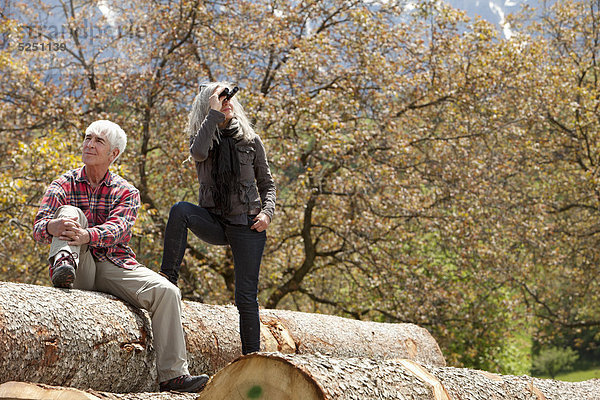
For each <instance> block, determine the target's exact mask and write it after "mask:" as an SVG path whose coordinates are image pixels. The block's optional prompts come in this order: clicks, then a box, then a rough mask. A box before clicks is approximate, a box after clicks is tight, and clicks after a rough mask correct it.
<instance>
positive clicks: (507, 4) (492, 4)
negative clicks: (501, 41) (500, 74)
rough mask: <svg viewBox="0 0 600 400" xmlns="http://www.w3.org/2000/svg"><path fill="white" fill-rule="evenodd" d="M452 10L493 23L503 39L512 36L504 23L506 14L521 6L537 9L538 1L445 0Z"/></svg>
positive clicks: (508, 27) (507, 25)
mask: <svg viewBox="0 0 600 400" xmlns="http://www.w3.org/2000/svg"><path fill="white" fill-rule="evenodd" d="M445 1H446V3H448V4H450V5H451V6H452V7H454V8H458V9H461V10H465V11H466V12H467V15H468V16H469V17H472V18H473V17H475V16H479V17H481V18H483V19H485V20H487V21H489V22H492V23H494V24H495V25H496V26H498V28H499V29H500V30H501V31H502V33H503V34H504V37H505V38H507V39H508V38H510V36H511V35H512V34H513V32H512V31H511V28H510V25H509V24H507V23H505V18H506V16H507V15H508V14H511V13H515V12H517V11H519V10H520V9H521V6H522V5H523V4H528V5H529V6H531V7H534V8H538V7H539V3H540V1H539V0H445Z"/></svg>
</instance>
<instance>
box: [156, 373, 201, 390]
mask: <svg viewBox="0 0 600 400" xmlns="http://www.w3.org/2000/svg"><path fill="white" fill-rule="evenodd" d="M206 382H208V375H198V376H191V375H181V376H179V377H177V378H173V379H170V380H168V381H165V382H161V383H160V391H161V392H168V391H175V392H187V393H196V392H199V391H201V390H202V389H204V386H206Z"/></svg>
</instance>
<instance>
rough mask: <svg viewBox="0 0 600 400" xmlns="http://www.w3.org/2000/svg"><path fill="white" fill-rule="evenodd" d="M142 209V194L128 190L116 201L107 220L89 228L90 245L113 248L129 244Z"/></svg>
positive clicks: (135, 190) (134, 190)
mask: <svg viewBox="0 0 600 400" xmlns="http://www.w3.org/2000/svg"><path fill="white" fill-rule="evenodd" d="M139 208H140V192H139V191H138V190H137V189H126V190H125V191H124V192H123V193H122V194H121V195H120V197H119V198H118V199H116V200H115V202H114V203H113V206H112V207H111V210H110V212H109V215H108V218H107V220H106V221H105V222H104V223H103V224H101V225H96V226H94V227H92V228H87V229H86V231H87V232H88V234H89V244H90V246H94V247H111V246H114V245H115V244H117V243H124V244H127V243H129V240H130V239H131V228H132V227H133V224H134V223H135V220H136V218H137V213H138V209H139Z"/></svg>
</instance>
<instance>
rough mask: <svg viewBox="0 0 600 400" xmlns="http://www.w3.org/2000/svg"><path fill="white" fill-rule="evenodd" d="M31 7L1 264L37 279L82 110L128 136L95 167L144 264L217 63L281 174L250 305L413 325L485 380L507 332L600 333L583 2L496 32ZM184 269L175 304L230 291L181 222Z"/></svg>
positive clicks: (156, 242)
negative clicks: (131, 200) (127, 215)
mask: <svg viewBox="0 0 600 400" xmlns="http://www.w3.org/2000/svg"><path fill="white" fill-rule="evenodd" d="M33 3H35V4H33ZM47 3H48V2H41V1H40V2H39V4H38V3H37V2H36V1H28V2H23V3H22V4H21V3H20V2H18V1H10V2H8V4H9V5H8V6H7V8H6V10H5V11H4V12H3V13H2V28H1V29H2V32H0V33H1V34H2V38H3V39H2V40H3V41H2V45H3V46H2V48H1V51H0V71H1V72H0V73H1V75H2V79H1V80H0V115H1V116H2V125H1V126H0V132H1V135H2V141H1V142H0V221H1V222H2V225H1V228H0V229H1V233H0V254H1V255H2V259H3V263H2V264H0V279H2V280H7V281H15V282H28V283H39V284H48V278H47V267H46V260H45V257H46V252H47V248H46V247H44V246H43V245H39V244H36V243H34V241H33V239H32V237H31V226H32V221H33V217H34V215H35V212H36V210H37V204H38V203H39V201H40V198H41V195H42V193H43V191H44V189H45V187H46V185H47V184H48V183H49V182H50V181H51V180H52V179H54V178H55V177H57V176H58V175H59V174H60V173H61V172H63V171H64V170H66V169H69V168H74V167H76V166H78V165H79V164H80V158H79V152H80V146H81V140H82V133H83V131H84V130H85V127H87V125H89V124H90V123H91V122H92V121H94V120H97V119H110V120H113V121H115V122H117V123H119V124H120V125H121V127H123V129H124V130H125V131H126V132H127V134H128V136H129V143H128V147H127V150H126V151H125V154H124V155H123V157H121V158H120V160H119V163H118V165H115V166H114V169H115V171H117V172H118V173H119V174H121V175H122V176H124V177H125V178H127V179H128V180H130V181H131V182H132V183H134V184H135V185H136V186H137V187H138V188H139V189H140V192H141V195H142V201H143V209H142V210H141V212H140V216H139V219H138V222H137V223H136V226H135V232H134V233H135V235H134V239H133V241H132V245H133V248H134V250H135V251H136V253H137V255H138V258H139V260H140V261H141V262H142V263H143V264H145V265H147V266H149V267H150V268H153V269H155V270H156V269H157V268H158V266H159V264H160V260H161V255H162V231H163V228H164V225H165V223H166V219H167V216H168V212H169V208H170V206H171V205H172V204H174V203H175V202H177V201H180V200H187V201H192V202H193V201H196V198H197V185H196V180H195V170H194V167H193V165H192V164H191V163H189V162H187V161H186V158H187V138H186V135H185V125H186V122H187V113H188V110H189V105H190V104H191V100H192V99H193V96H194V94H195V93H196V91H197V87H198V84H199V83H200V82H202V81H209V80H217V79H219V80H221V79H225V80H229V81H232V82H235V83H236V84H237V85H238V86H240V87H241V88H242V90H241V91H240V93H239V94H238V96H239V99H240V101H241V102H242V103H243V104H244V105H245V108H246V110H247V111H248V113H249V114H250V115H251V116H252V117H253V118H254V123H255V126H256V130H257V132H258V133H259V134H260V135H261V137H262V138H263V140H264V142H265V145H266V147H267V151H268V156H269V161H270V164H271V168H272V171H273V173H274V177H275V180H276V183H277V187H278V202H277V211H276V215H275V218H274V220H273V223H272V224H271V226H270V227H269V230H268V235H269V240H268V244H267V246H268V247H267V249H266V254H265V258H264V261H263V265H262V270H261V281H260V303H261V305H263V306H265V307H269V308H275V307H279V308H289V309H298V310H302V311H311V312H323V313H335V314H340V315H344V316H351V317H354V318H359V319H372V320H377V321H390V322H394V321H404V322H414V323H416V324H419V325H420V326H423V327H425V328H427V329H428V330H430V332H432V334H433V335H434V336H435V337H436V339H437V340H438V342H439V343H440V345H441V346H442V349H443V351H444V354H445V356H446V359H447V360H448V363H449V364H450V365H456V366H458V365H466V366H470V367H476V368H485V369H489V370H492V369H493V370H501V371H502V372H515V371H511V370H510V368H509V367H507V364H506V363H505V358H506V353H507V351H509V350H510V349H509V347H510V338H511V337H513V336H514V333H515V332H516V331H523V332H527V333H528V334H534V335H535V336H536V337H537V338H538V339H539V340H544V339H551V338H552V337H553V336H554V335H556V334H557V329H558V330H564V329H568V330H571V331H572V332H577V330H589V329H592V330H593V329H595V330H596V332H597V331H599V329H598V327H599V326H600V318H599V317H598V315H599V313H600V309H599V307H600V301H599V298H598V296H599V295H598V293H600V290H599V289H600V288H599V284H600V282H598V276H600V270H599V268H600V252H598V248H600V243H599V240H600V211H599V210H600V192H599V179H600V176H599V172H600V170H599V163H600V159H599V155H598V154H599V153H598V150H599V146H600V137H599V134H600V110H599V107H600V91H599V85H600V66H599V65H598V62H599V57H600V24H598V15H599V14H600V3H599V2H598V1H595V0H579V1H575V0H572V1H561V2H556V3H557V4H556V5H550V4H549V5H547V6H545V7H543V8H542V9H539V10H530V9H524V10H523V12H522V13H520V14H519V15H516V16H513V17H512V19H511V21H510V22H511V24H512V26H513V30H514V32H515V35H514V36H512V37H511V38H510V39H505V38H503V37H501V36H500V33H499V32H498V30H497V28H496V27H494V26H492V25H491V24H489V23H487V22H485V21H483V20H478V19H469V18H467V16H466V15H465V14H464V13H462V12H460V11H457V10H454V9H452V8H450V7H448V6H446V5H444V3H442V2H439V1H420V2H416V4H414V5H413V7H407V6H403V5H402V4H404V2H399V1H398V2H397V1H385V2H376V1H373V2H366V1H359V0H351V1H347V0H326V1H316V0H310V1H292V2H285V6H284V4H283V3H281V4H279V3H280V2H277V1H274V0H256V1H229V0H222V1H212V0H207V1H204V2H200V1H188V0H181V1H179V2H155V1H148V0H137V1H135V2H128V1H124V2H119V4H114V5H113V6H114V8H113V9H112V11H110V12H106V11H104V14H102V13H101V12H100V11H99V10H101V9H102V7H106V3H107V2H95V1H81V2H75V4H74V3H67V2H60V3H58V2H57V5H56V6H51V5H48V4H47ZM34 10H35V11H34ZM53 20H54V21H60V22H55V23H54V25H52V23H50V22H48V21H53ZM51 27H52V28H53V29H51ZM109 28H110V29H109ZM94 29H95V30H94ZM34 42H35V43H50V42H59V43H65V45H66V49H65V50H57V51H54V50H48V49H45V50H39V49H38V50H36V51H33V50H32V49H30V50H29V51H27V50H26V49H24V48H23V49H19V44H24V43H34ZM21 47H23V46H21ZM184 263H185V264H184V267H183V268H182V275H183V282H182V285H181V286H182V291H183V294H184V297H186V298H187V299H191V300H200V301H204V302H209V303H227V302H231V301H232V299H233V293H232V290H233V267H232V258H231V254H230V253H229V252H227V251H226V250H225V249H224V248H220V247H209V246H206V245H204V244H203V243H201V242H200V241H198V240H195V239H193V238H190V242H189V248H188V251H187V254H186V258H185V261H184ZM586 332H587V331H586ZM582 345H583V344H582Z"/></svg>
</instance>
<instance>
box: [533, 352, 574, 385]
mask: <svg viewBox="0 0 600 400" xmlns="http://www.w3.org/2000/svg"><path fill="white" fill-rule="evenodd" d="M578 358H579V355H578V354H577V352H576V351H575V350H573V349H572V348H570V347H567V348H558V347H550V348H548V349H543V350H542V351H540V354H539V355H538V356H537V357H534V359H533V368H534V370H535V371H537V372H538V373H540V374H543V375H550V377H551V378H552V379H554V378H555V377H556V374H558V373H559V372H564V371H570V370H571V369H573V363H575V361H577V359H578Z"/></svg>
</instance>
